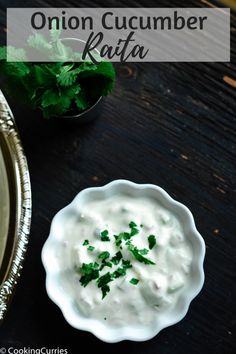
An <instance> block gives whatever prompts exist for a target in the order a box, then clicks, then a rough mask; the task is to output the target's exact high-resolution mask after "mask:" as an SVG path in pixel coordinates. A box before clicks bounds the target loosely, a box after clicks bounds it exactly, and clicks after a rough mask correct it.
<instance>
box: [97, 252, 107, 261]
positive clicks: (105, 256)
mask: <svg viewBox="0 0 236 354" xmlns="http://www.w3.org/2000/svg"><path fill="white" fill-rule="evenodd" d="M109 257H110V253H109V252H107V251H104V252H102V253H100V254H99V256H98V258H99V259H107V258H109Z"/></svg>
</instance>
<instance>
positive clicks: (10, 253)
mask: <svg viewBox="0 0 236 354" xmlns="http://www.w3.org/2000/svg"><path fill="white" fill-rule="evenodd" d="M30 221H31V188H30V178H29V171H28V166H27V162H26V158H25V155H24V152H23V148H22V145H21V141H20V139H19V135H18V132H17V128H16V125H15V121H14V118H13V115H12V112H11V110H10V108H9V106H8V104H7V101H6V99H5V97H4V96H3V94H2V92H1V90H0V321H2V320H3V318H4V316H5V314H6V311H7V308H8V306H9V303H10V301H11V299H12V296H13V293H14V290H15V287H16V284H17V281H18V278H19V276H20V273H21V269H22V265H23V261H24V258H25V252H26V248H27V243H28V236H29V230H30Z"/></svg>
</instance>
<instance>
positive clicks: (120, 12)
mask: <svg viewBox="0 0 236 354" xmlns="http://www.w3.org/2000/svg"><path fill="white" fill-rule="evenodd" d="M59 28H60V29H61V33H60V37H59V38H58V33H59V31H58V33H57V31H56V29H59ZM52 29H53V30H52ZM61 43H63V45H61ZM7 45H8V46H10V49H9V50H8V51H7V59H8V60H9V61H22V57H21V56H20V55H15V56H14V55H12V52H13V50H12V49H11V48H12V47H15V48H22V49H24V51H25V53H26V55H24V60H25V61H32V62H35V61H36V62H40V61H41V62H45V61H65V48H64V47H65V46H66V47H70V48H72V50H73V52H76V53H77V55H75V56H73V60H77V61H81V60H87V59H90V60H92V61H96V60H97V58H96V53H97V51H99V52H100V55H101V57H102V58H104V59H108V60H110V61H113V62H118V61H119V62H126V61H128V62H131V61H134V62H178V61H180V62H212V61H218V62H227V61H230V9H229V8H210V9H209V8H185V9H184V8H64V9H63V8H9V9H7ZM70 56H71V52H70V54H68V58H67V59H68V60H70Z"/></svg>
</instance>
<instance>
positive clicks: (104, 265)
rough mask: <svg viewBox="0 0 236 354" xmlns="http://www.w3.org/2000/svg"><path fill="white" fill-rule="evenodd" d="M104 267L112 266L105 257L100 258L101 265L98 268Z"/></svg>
mask: <svg viewBox="0 0 236 354" xmlns="http://www.w3.org/2000/svg"><path fill="white" fill-rule="evenodd" d="M104 267H109V268H112V263H111V262H107V261H106V260H105V259H103V260H102V265H101V267H100V268H99V270H100V271H101V270H103V268H104Z"/></svg>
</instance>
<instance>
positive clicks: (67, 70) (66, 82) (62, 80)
mask: <svg viewBox="0 0 236 354" xmlns="http://www.w3.org/2000/svg"><path fill="white" fill-rule="evenodd" d="M73 66H74V64H69V65H64V66H62V67H61V68H60V72H59V74H57V82H58V83H59V84H60V85H61V86H71V85H72V84H74V82H75V81H76V78H77V73H76V70H71V69H72V68H73Z"/></svg>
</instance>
